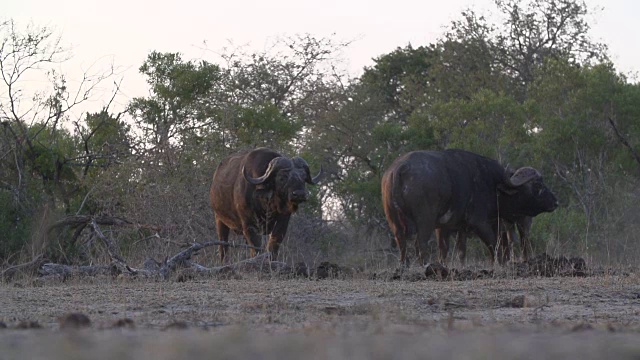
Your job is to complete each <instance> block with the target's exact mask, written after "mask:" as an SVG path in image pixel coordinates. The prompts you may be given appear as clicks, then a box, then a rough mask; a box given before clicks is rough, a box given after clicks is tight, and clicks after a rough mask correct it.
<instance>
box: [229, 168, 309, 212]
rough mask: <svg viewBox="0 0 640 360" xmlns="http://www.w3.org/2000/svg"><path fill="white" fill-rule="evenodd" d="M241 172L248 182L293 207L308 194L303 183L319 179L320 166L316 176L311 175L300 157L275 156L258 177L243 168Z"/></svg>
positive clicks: (304, 199) (305, 198)
mask: <svg viewBox="0 0 640 360" xmlns="http://www.w3.org/2000/svg"><path fill="white" fill-rule="evenodd" d="M242 174H243V175H244V178H245V180H246V181H247V182H249V183H250V184H253V185H256V186H259V188H261V189H267V190H269V191H273V192H274V193H275V195H277V197H278V198H280V199H281V200H283V201H286V202H287V203H290V204H292V205H293V207H294V208H295V207H296V206H297V204H299V203H301V202H304V201H306V200H307V198H308V196H309V194H308V192H307V189H306V186H305V184H311V185H316V184H317V183H318V182H319V181H320V178H321V177H322V167H320V172H319V173H318V174H317V175H316V176H314V177H311V172H310V171H309V165H308V164H307V162H306V161H305V160H304V159H302V158H301V157H294V158H292V159H288V158H286V157H277V158H274V159H273V160H271V162H269V166H268V167H267V170H266V171H265V172H264V174H262V175H261V176H259V177H255V178H254V177H251V176H250V175H249V174H248V173H247V171H246V169H245V168H243V169H242Z"/></svg>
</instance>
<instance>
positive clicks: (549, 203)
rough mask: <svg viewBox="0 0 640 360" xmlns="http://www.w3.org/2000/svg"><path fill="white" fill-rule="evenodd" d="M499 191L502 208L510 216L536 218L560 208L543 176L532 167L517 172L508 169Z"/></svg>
mask: <svg viewBox="0 0 640 360" xmlns="http://www.w3.org/2000/svg"><path fill="white" fill-rule="evenodd" d="M498 190H499V191H500V193H501V198H502V199H501V201H500V202H501V208H504V209H505V210H506V212H507V213H509V215H510V216H536V215H538V214H540V213H541V212H552V211H553V210H555V209H556V208H557V207H558V199H556V197H555V195H553V193H552V192H551V190H549V188H548V187H547V186H546V185H545V184H544V182H543V181H542V175H540V173H539V172H538V171H537V170H536V169H534V168H532V167H522V168H520V169H518V170H516V171H515V172H514V171H512V170H508V169H507V170H506V172H505V177H504V182H503V183H500V184H499V185H498Z"/></svg>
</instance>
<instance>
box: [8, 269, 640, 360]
mask: <svg viewBox="0 0 640 360" xmlns="http://www.w3.org/2000/svg"><path fill="white" fill-rule="evenodd" d="M371 278H372V277H371V276H354V277H352V278H350V279H342V280H341V279H324V280H312V279H301V278H294V279H283V278H273V277H269V276H264V275H257V274H246V275H243V276H242V278H227V279H219V278H205V279H202V278H201V279H192V280H187V281H184V282H178V281H175V280H170V281H160V280H157V281H156V280H135V279H133V280H132V279H122V278H116V279H114V278H107V277H105V278H93V279H76V280H67V281H65V282H59V281H58V282H45V283H41V282H37V281H35V282H34V281H29V280H15V281H13V282H10V283H5V284H0V302H1V306H0V321H1V322H3V324H4V325H6V328H4V329H2V328H0V349H2V351H1V352H0V359H19V358H32V359H38V358H42V359H52V358H65V359H67V358H86V357H88V356H90V357H91V358H93V359H103V358H104V359H114V358H119V359H129V358H131V359H134V358H135V359H154V360H155V359H171V358H212V357H213V358H225V359H227V358H263V359H276V358H277V359H294V358H300V357H302V356H304V357H305V358H314V359H315V358H318V359H326V358H331V359H335V358H349V359H370V358H374V359H377V358H379V359H383V358H409V359H410V358H425V357H427V358H429V357H436V358H485V357H486V358H489V357H491V358H513V357H518V358H532V359H533V358H536V359H539V358H567V357H571V358H585V359H587V358H603V357H605V356H606V357H611V358H617V359H620V358H636V359H637V358H638V357H640V274H638V273H633V272H632V273H625V274H621V275H601V276H592V277H550V278H542V277H529V278H511V279H509V278H502V279H495V278H490V279H476V280H470V281H434V280H421V281H409V280H393V281H389V280H381V279H378V280H372V279H371ZM68 313H82V314H84V315H86V316H87V317H88V318H89V319H90V325H89V326H88V327H86V328H85V327H83V328H80V329H77V330H68V329H66V328H64V327H68V326H67V325H68V324H69V323H68V322H65V319H66V318H65V314H68ZM3 324H0V327H2V325H3ZM71 325H73V323H71ZM80 325H82V323H80ZM38 327H41V328H38ZM429 355H431V356H429Z"/></svg>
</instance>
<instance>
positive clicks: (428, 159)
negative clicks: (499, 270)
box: [382, 149, 558, 265]
mask: <svg viewBox="0 0 640 360" xmlns="http://www.w3.org/2000/svg"><path fill="white" fill-rule="evenodd" d="M382 203H383V208H384V212H385V215H386V217H387V221H388V222H389V227H390V228H391V231H392V232H393V234H394V236H395V239H396V242H397V243H398V247H399V248H400V261H401V262H402V264H404V265H406V264H407V262H406V261H407V258H406V241H407V239H408V238H409V237H411V236H412V235H417V239H416V250H417V253H418V254H419V257H420V260H421V261H422V262H424V261H425V260H426V256H427V249H428V247H427V243H428V240H429V238H430V237H431V234H432V233H433V232H434V230H435V229H436V228H440V229H454V230H459V229H463V230H467V229H468V230H470V231H473V232H474V233H475V234H477V235H478V236H479V237H480V239H481V240H482V241H483V242H484V243H485V244H486V245H487V246H488V247H489V249H490V251H491V256H492V258H493V256H494V254H495V253H497V252H496V250H500V249H499V244H498V240H497V239H498V236H497V235H498V234H499V229H498V219H504V220H507V221H511V222H513V221H514V220H515V219H516V218H518V217H522V216H536V215H538V214H539V213H541V212H545V211H553V210H555V209H556V207H557V206H558V201H557V199H556V197H555V196H554V195H553V193H552V192H551V191H550V190H549V189H548V188H547V187H546V186H545V184H544V182H543V181H542V176H541V175H540V173H539V172H538V171H537V170H535V169H533V168H531V167H523V168H520V169H518V170H516V171H511V170H509V169H505V168H504V167H503V166H502V165H500V164H499V163H498V162H497V161H496V160H493V159H489V158H487V157H484V156H481V155H478V154H474V153H472V152H468V151H464V150H455V149H450V150H444V151H413V152H410V153H407V154H405V155H403V156H401V157H399V158H397V159H396V160H395V161H394V162H393V163H392V164H391V166H389V168H388V169H387V170H386V171H385V173H384V175H383V177H382Z"/></svg>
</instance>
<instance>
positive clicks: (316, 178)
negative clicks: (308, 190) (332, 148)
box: [291, 156, 322, 185]
mask: <svg viewBox="0 0 640 360" xmlns="http://www.w3.org/2000/svg"><path fill="white" fill-rule="evenodd" d="M291 160H292V161H293V164H294V165H295V166H296V167H301V168H303V169H304V171H305V173H306V174H307V177H306V178H305V181H306V182H307V183H309V184H311V185H317V184H318V182H319V181H320V179H321V178H322V165H320V172H319V173H318V174H317V175H316V176H314V177H311V170H309V164H307V162H306V161H305V160H304V159H303V158H301V157H299V156H296V157H294V158H292V159H291Z"/></svg>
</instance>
